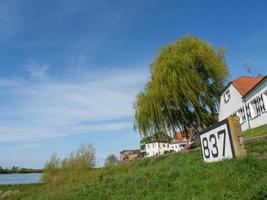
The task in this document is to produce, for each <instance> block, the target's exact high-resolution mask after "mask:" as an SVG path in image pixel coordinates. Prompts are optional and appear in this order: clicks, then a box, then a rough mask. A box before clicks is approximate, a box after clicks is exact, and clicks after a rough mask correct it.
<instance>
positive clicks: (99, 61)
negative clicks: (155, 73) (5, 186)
mask: <svg viewBox="0 0 267 200" xmlns="http://www.w3.org/2000/svg"><path fill="white" fill-rule="evenodd" d="M266 10H267V3H265V1H244V0H243V1H237V0H236V1H231V2H230V1H192V0H183V1H179V0H176V1H166V0H165V1H159V0H154V1H145V0H143V1H127V0H121V1H120V0H117V1H102V0H100V1H86V0H84V1H83V0H75V1H67V0H53V1H48V0H47V1H36V0H24V1H19V0H1V1H0V166H4V167H10V166H13V165H17V166H25V167H42V166H43V164H44V163H45V160H46V159H47V158H49V156H50V155H51V154H52V153H53V152H54V151H56V152H58V153H59V154H60V155H61V156H65V155H67V154H68V153H70V152H71V151H73V150H75V149H77V147H78V146H79V144H80V143H85V142H91V143H93V144H94V146H95V148H96V152H97V164H99V165H101V164H103V161H104V159H105V157H106V156H107V155H108V154H110V153H115V154H117V155H118V153H119V151H120V150H122V149H131V148H138V144H139V139H140V138H139V135H138V133H136V132H134V131H133V129H132V124H133V110H132V104H133V102H134V100H135V96H136V94H137V92H138V91H139V90H140V89H142V88H143V86H144V84H145V82H146V81H147V80H148V78H149V70H148V66H149V63H151V62H152V61H153V59H154V58H155V55H156V54H157V52H158V51H159V49H160V48H161V47H162V46H164V45H165V44H168V43H172V42H174V41H175V40H177V39H179V38H180V37H182V36H184V35H186V34H193V35H195V36H198V37H200V38H201V39H203V40H206V41H209V42H210V43H212V44H213V45H214V46H215V47H216V48H218V47H225V48H226V49H227V54H226V61H227V64H228V67H229V69H230V74H231V78H236V77H238V76H240V75H247V74H248V73H247V72H246V70H245V67H244V63H245V62H246V61H249V62H250V65H251V66H252V74H253V75H256V74H258V73H262V74H266V72H267V68H266V64H267V61H266V58H267V51H266V48H267V20H266V19H267V12H266Z"/></svg>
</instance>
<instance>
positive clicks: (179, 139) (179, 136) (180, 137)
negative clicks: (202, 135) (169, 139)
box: [175, 130, 193, 143]
mask: <svg viewBox="0 0 267 200" xmlns="http://www.w3.org/2000/svg"><path fill="white" fill-rule="evenodd" d="M192 136H193V132H192V130H189V132H188V138H189V139H191V138H192ZM184 139H185V137H184V136H183V133H182V132H176V134H175V141H177V142H178V143H183V142H184Z"/></svg>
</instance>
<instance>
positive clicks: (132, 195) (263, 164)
mask: <svg viewBox="0 0 267 200" xmlns="http://www.w3.org/2000/svg"><path fill="white" fill-rule="evenodd" d="M266 154H267V142H266V141H258V142H256V143H253V144H250V145H249V146H248V147H247V156H245V157H243V158H238V159H233V160H225V161H222V162H216V163H209V164H208V163H204V162H203V161H202V158H201V154H200V151H199V150H197V149H196V150H192V151H190V152H188V153H177V154H171V155H166V156H159V157H154V158H151V159H144V160H141V161H136V162H132V163H128V164H119V165H117V166H114V167H111V168H102V169H93V170H85V171H71V172H70V171H59V172H58V173H57V174H56V175H55V177H54V179H53V180H52V181H50V182H49V183H46V184H33V185H18V186H0V190H2V191H8V190H9V191H10V190H11V191H15V190H18V191H19V193H17V194H14V195H12V196H11V197H9V199H32V200H33V199H34V200H35V199H36V200H38V199H62V200H63V199H66V200H67V199H78V200H79V199H89V200H91V199H92V200H93V199H103V200H112V199H121V200H128V199H130V200H131V199H132V200H139V199H148V200H150V199H151V200H157V199H158V200H163V199H267V158H266Z"/></svg>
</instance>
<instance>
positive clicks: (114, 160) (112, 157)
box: [105, 154, 118, 167]
mask: <svg viewBox="0 0 267 200" xmlns="http://www.w3.org/2000/svg"><path fill="white" fill-rule="evenodd" d="M117 163H118V159H117V157H116V156H115V155H114V154H110V155H109V156H108V157H107V158H106V161H105V166H106V167H110V166H113V165H116V164H117Z"/></svg>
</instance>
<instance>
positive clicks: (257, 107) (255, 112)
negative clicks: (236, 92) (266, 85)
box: [249, 94, 266, 118]
mask: <svg viewBox="0 0 267 200" xmlns="http://www.w3.org/2000/svg"><path fill="white" fill-rule="evenodd" d="M263 95H264V94H261V95H258V96H256V97H255V98H254V99H253V100H252V101H251V102H250V103H249V104H250V107H251V108H252V109H251V117H252V118H254V117H257V116H259V115H260V114H261V113H263V112H264V111H266V108H265V105H264V96H263Z"/></svg>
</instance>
